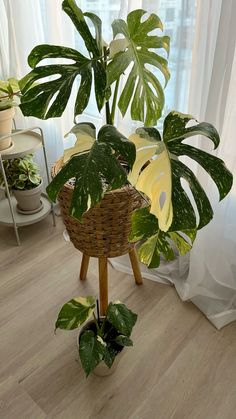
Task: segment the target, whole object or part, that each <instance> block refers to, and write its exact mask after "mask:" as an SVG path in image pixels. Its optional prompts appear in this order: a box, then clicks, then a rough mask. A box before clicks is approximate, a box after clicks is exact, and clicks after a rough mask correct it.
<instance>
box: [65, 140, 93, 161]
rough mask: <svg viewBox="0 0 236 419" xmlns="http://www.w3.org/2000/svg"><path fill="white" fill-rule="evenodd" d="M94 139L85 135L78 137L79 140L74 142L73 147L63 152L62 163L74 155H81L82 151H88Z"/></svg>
mask: <svg viewBox="0 0 236 419" xmlns="http://www.w3.org/2000/svg"><path fill="white" fill-rule="evenodd" d="M94 141H95V140H94V139H93V138H91V137H89V136H88V135H87V134H83V135H80V138H79V139H78V140H77V141H76V143H75V145H74V147H70V148H67V149H66V150H65V151H64V155H63V162H64V163H66V162H68V160H70V158H71V157H72V156H73V155H74V154H78V153H82V152H83V151H86V150H90V148H91V147H92V146H93V143H94Z"/></svg>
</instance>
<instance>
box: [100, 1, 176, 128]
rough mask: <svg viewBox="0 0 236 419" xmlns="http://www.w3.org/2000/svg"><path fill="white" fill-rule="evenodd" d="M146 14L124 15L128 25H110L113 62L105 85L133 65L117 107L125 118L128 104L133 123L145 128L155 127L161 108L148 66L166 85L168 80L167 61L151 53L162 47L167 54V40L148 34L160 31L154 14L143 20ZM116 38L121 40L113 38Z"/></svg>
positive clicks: (159, 90) (119, 22)
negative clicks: (112, 38) (140, 124)
mask: <svg viewBox="0 0 236 419" xmlns="http://www.w3.org/2000/svg"><path fill="white" fill-rule="evenodd" d="M145 13H146V12H145V11H144V10H142V9H139V10H134V11H132V12H131V13H129V15H128V16H127V23H126V22H125V21H124V20H122V19H117V20H115V21H114V22H113V23H112V28H113V37H114V40H113V41H112V42H111V44H110V53H111V58H112V60H111V61H110V63H109V64H108V67H107V73H108V85H111V84H112V83H113V82H114V81H116V80H118V79H119V77H120V76H121V75H122V74H123V73H124V72H125V70H126V69H127V68H128V67H129V65H130V64H131V65H132V68H131V71H130V73H129V74H128V76H127V81H126V83H125V86H124V88H123V89H122V92H121V95H120V98H119V102H118V106H119V109H120V111H121V113H122V115H123V116H124V115H125V114H126V112H127V109H128V107H129V104H130V103H131V117H132V119H133V120H139V121H143V122H145V125H155V124H156V122H157V119H158V118H160V116H161V113H162V109H163V106H164V93H163V87H162V85H161V83H160V82H159V80H158V79H157V77H156V76H155V75H154V73H153V71H151V70H150V69H148V68H147V64H148V65H151V66H154V67H155V68H157V69H158V70H159V71H160V72H161V73H162V74H163V76H164V78H165V82H166V83H167V82H168V80H169V77H170V74H169V70H168V67H167V60H166V59H164V58H163V57H162V56H160V55H158V54H157V53H156V52H154V50H156V49H159V48H162V49H164V50H166V51H167V54H168V52H169V37H168V36H157V35H149V33H150V32H152V31H153V30H155V29H161V30H162V29H163V27H162V23H161V21H160V19H159V17H158V16H157V15H155V14H154V13H152V14H151V15H150V16H149V17H148V18H147V19H145V20H144V21H142V20H141V19H142V17H143V15H144V14H145ZM117 35H122V36H123V38H121V39H115V38H116V36H117Z"/></svg>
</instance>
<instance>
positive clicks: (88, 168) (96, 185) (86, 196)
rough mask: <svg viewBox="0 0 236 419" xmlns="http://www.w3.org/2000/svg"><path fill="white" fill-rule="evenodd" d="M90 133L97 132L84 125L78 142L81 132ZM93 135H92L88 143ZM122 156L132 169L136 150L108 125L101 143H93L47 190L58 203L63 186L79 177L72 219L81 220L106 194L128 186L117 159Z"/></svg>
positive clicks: (100, 135) (63, 168) (104, 128)
mask: <svg viewBox="0 0 236 419" xmlns="http://www.w3.org/2000/svg"><path fill="white" fill-rule="evenodd" d="M88 130H90V133H91V132H94V131H93V128H92V125H91V124H89V125H86V124H83V127H81V125H80V129H79V131H78V134H77V142H79V138H80V134H81V132H88ZM91 130H92V131H91ZM94 130H95V128H94ZM91 135H92V134H91ZM91 135H90V136H89V135H88V139H89V138H90V137H91ZM90 145H91V144H90ZM118 155H122V156H123V157H125V158H126V161H127V162H128V164H129V165H130V167H132V164H133V162H134V160H135V147H134V145H133V143H132V142H130V141H129V140H128V139H127V138H125V137H124V136H123V135H122V134H120V133H119V131H118V130H117V129H116V128H115V127H113V126H110V125H106V126H104V127H102V128H101V129H100V131H99V132H98V138H97V141H94V142H93V143H92V147H91V148H90V150H88V151H87V152H81V153H78V154H77V155H74V156H73V157H72V158H71V159H70V160H69V161H68V163H67V164H66V165H65V166H63V167H62V169H61V170H60V172H59V173H58V174H57V175H56V176H55V178H54V179H53V180H52V182H51V183H50V185H49V186H48V187H47V193H48V195H49V197H50V198H51V199H52V201H55V200H56V197H57V194H58V192H59V191H60V189H61V188H62V187H63V185H64V184H65V183H66V182H67V181H68V180H69V179H71V178H73V177H74V176H75V186H74V192H73V196H72V202H71V215H72V216H74V217H75V218H77V219H79V220H81V218H82V215H83V213H84V212H86V211H87V210H88V209H89V208H91V207H93V206H95V205H96V204H97V203H99V202H100V201H101V199H102V197H103V195H104V193H105V192H107V191H110V190H114V189H117V188H120V187H121V186H123V185H124V184H125V183H126V181H127V175H126V172H125V171H124V169H123V168H122V166H121V165H120V163H119V161H118V160H117V158H116V156H118Z"/></svg>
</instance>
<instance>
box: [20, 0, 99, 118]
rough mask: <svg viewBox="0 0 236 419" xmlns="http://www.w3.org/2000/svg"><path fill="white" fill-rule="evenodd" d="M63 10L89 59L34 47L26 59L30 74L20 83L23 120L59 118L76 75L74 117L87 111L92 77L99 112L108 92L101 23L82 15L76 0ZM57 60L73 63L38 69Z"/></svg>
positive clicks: (59, 48)
mask: <svg viewBox="0 0 236 419" xmlns="http://www.w3.org/2000/svg"><path fill="white" fill-rule="evenodd" d="M62 8H63V10H64V11H65V12H66V13H67V15H68V16H69V17H70V18H71V20H72V21H73V23H74V25H75V26H76V28H77V30H78V31H79V33H80V35H81V37H82V39H83V41H84V43H85V45H86V48H87V50H88V52H89V54H90V56H89V58H88V57H85V56H84V55H82V54H81V53H80V52H78V51H76V50H74V49H72V48H67V47H62V46H56V45H47V44H43V45H38V46H37V47H35V48H34V49H33V50H32V51H31V53H30V55H29V57H28V63H29V65H30V67H31V68H32V69H33V70H32V71H31V72H30V73H29V74H27V75H26V76H25V77H24V78H23V79H22V80H21V81H20V87H21V91H22V98H21V104H20V108H21V110H22V112H23V114H24V115H25V116H31V115H32V116H36V117H37V118H41V119H48V118H53V117H58V116H61V115H62V113H63V111H64V110H65V107H66V105H67V103H68V100H69V97H70V95H71V91H72V87H73V84H74V81H75V79H76V77H77V76H78V75H79V76H80V87H79V90H78V94H77V98H76V101H75V107H74V115H75V116H77V115H79V114H81V113H82V112H83V111H84V109H85V108H86V107H87V105H88V101H89V98H90V93H91V88H92V78H93V77H94V84H95V96H96V102H97V107H98V110H99V111H100V110H101V108H102V107H103V105H104V102H105V94H106V92H107V91H106V71H105V69H104V66H103V64H102V63H101V21H100V19H99V18H98V17H97V16H96V15H94V14H93V13H87V14H86V13H85V14H83V12H82V11H81V10H80V8H79V7H78V6H77V5H76V2H75V0H64V1H63V3H62ZM84 16H87V17H88V18H89V19H90V20H91V21H92V22H93V24H94V26H95V30H96V39H94V38H93V36H92V34H91V32H90V30H89V28H88V25H87V23H86V21H85V18H84ZM97 42H98V43H97ZM91 55H92V57H91ZM58 58H59V59H61V58H63V59H68V60H73V63H72V64H71V63H68V64H47V65H40V66H37V65H38V63H40V62H41V61H42V60H44V59H58ZM45 77H47V78H48V79H47V80H46V81H44V80H43V79H45ZM52 77H53V79H52Z"/></svg>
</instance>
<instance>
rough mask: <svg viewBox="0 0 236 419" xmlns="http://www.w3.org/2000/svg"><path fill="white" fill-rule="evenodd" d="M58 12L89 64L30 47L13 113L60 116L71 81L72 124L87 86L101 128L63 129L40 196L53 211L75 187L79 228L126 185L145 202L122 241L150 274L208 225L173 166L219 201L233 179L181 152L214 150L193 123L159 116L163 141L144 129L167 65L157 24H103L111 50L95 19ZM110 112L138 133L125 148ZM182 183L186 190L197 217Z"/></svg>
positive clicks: (65, 51)
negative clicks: (135, 249)
mask: <svg viewBox="0 0 236 419" xmlns="http://www.w3.org/2000/svg"><path fill="white" fill-rule="evenodd" d="M62 8H63V10H64V11H65V12H66V13H67V15H68V16H69V17H70V18H71V20H72V22H73V23H74V25H75V27H76V29H77V30H78V32H79V34H80V35H81V37H82V39H83V42H84V45H85V47H86V49H87V52H88V54H87V56H85V55H83V54H82V53H81V52H79V51H76V50H74V49H72V48H67V47H62V46H53V45H39V46H37V47H35V48H34V49H33V50H32V52H31V53H30V55H29V58H28V62H29V65H30V66H31V67H32V71H31V72H30V73H29V74H27V75H26V76H25V77H24V78H23V79H22V80H21V81H20V87H21V91H22V94H23V95H22V98H21V105H20V106H21V110H22V112H23V113H24V115H27V116H29V115H33V116H36V117H38V118H42V119H47V118H51V117H58V116H61V115H62V113H63V111H64V109H65V107H66V105H67V102H68V100H69V97H70V94H71V90H72V87H73V85H74V84H75V80H77V76H79V84H78V86H79V87H78V93H77V97H76V100H75V106H74V117H75V120H76V117H77V116H78V115H80V114H81V113H83V112H84V110H85V109H86V107H87V105H88V102H89V98H90V93H91V89H92V86H93V84H92V81H93V82H94V89H95V97H96V103H97V108H98V111H101V109H102V108H103V107H105V110H106V122H107V124H106V125H105V126H103V127H102V128H101V129H100V130H99V132H98V134H96V128H95V126H94V125H93V124H91V123H77V124H76V125H75V126H74V127H73V128H72V133H74V134H75V136H76V138H77V140H76V143H75V146H74V147H73V148H72V149H69V150H67V151H65V154H64V166H63V168H62V169H61V171H60V172H59V173H58V174H57V176H56V177H55V178H54V179H53V181H52V182H51V184H50V185H49V186H48V188H47V192H48V195H49V196H50V198H51V199H52V200H53V201H55V200H56V197H57V194H58V192H59V191H60V189H61V187H62V186H63V185H64V183H65V182H67V181H68V180H69V179H71V178H74V179H75V187H74V193H73V198H72V203H71V215H72V216H74V217H75V218H77V219H78V220H80V221H81V219H82V215H83V213H84V212H85V211H87V210H89V208H91V207H93V206H95V205H96V204H97V203H98V202H100V200H101V199H102V197H103V196H104V193H106V192H107V191H110V190H114V189H116V188H120V187H122V186H123V185H125V184H126V183H127V182H130V183H131V184H132V185H133V186H134V187H135V188H136V189H137V190H138V191H140V193H142V194H143V195H144V196H146V201H147V208H145V209H140V210H137V211H136V212H135V213H134V215H133V221H132V232H131V236H130V240H132V241H137V240H142V241H143V243H142V245H141V247H140V249H139V255H140V258H141V260H142V261H143V262H144V263H146V264H147V265H148V266H149V267H156V266H158V264H159V262H160V254H162V255H163V256H164V257H165V258H166V259H167V260H171V259H173V257H174V254H175V253H174V250H173V248H174V249H175V250H176V249H177V250H179V252H180V254H184V253H186V252H187V251H188V250H189V249H190V248H191V245H192V243H193V241H194V238H195V236H196V231H197V229H200V228H202V227H203V226H205V225H206V224H207V223H208V222H209V221H210V220H211V218H212V216H213V211H212V208H211V204H210V202H209V200H208V198H207V195H206V193H205V192H204V190H203V188H202V186H201V185H200V183H199V181H198V180H197V178H196V176H195V175H194V173H193V172H192V171H191V170H190V169H189V167H188V166H186V165H185V164H184V163H183V162H182V161H181V160H180V159H179V157H180V156H188V157H190V158H192V159H194V160H195V161H196V162H197V163H199V164H200V165H201V166H202V167H203V168H204V169H205V170H206V171H207V172H208V173H209V175H210V176H211V178H212V179H213V181H214V182H215V184H216V186H217V187H218V190H219V194H220V199H223V198H224V197H225V196H226V195H227V193H228V192H229V190H230V188H231V185H232V175H231V174H230V172H229V171H228V170H227V168H226V167H225V165H224V163H223V162H222V160H220V159H218V158H216V157H215V156H213V155H210V154H209V153H206V152H204V151H201V150H199V149H198V148H195V147H193V146H191V145H188V144H185V143H184V142H183V141H184V140H185V139H186V138H189V137H192V136H194V135H199V134H200V135H204V136H205V137H207V138H209V139H210V140H211V141H212V142H213V144H214V147H215V148H216V147H218V145H219V135H218V133H217V131H216V129H215V128H214V127H213V126H212V125H211V124H208V123H206V122H203V123H197V121H195V125H194V126H191V127H188V126H187V124H188V123H189V121H191V120H193V119H194V118H193V117H192V116H189V115H184V114H181V113H178V112H171V113H169V115H167V117H166V118H165V120H164V126H163V135H162V136H161V134H160V133H159V131H158V130H157V129H156V128H153V127H151V126H153V125H156V123H157V120H158V119H159V118H160V116H161V114H162V110H163V106H164V91H163V89H164V87H165V85H166V83H167V82H168V80H169V77H170V74H169V70H168V66H167V59H166V58H163V56H162V55H160V54H158V53H157V52H158V50H159V49H162V50H164V51H165V52H166V55H167V58H168V53H169V37H167V36H159V35H158V34H156V33H154V32H153V31H154V30H159V31H160V30H162V29H163V27H162V23H161V21H160V19H159V17H158V16H157V15H155V14H151V15H150V16H148V17H146V14H145V13H146V12H145V11H144V10H141V9H139V10H135V11H132V12H131V13H129V15H128V16H127V21H124V20H122V19H116V20H115V21H114V22H113V23H112V29H113V40H112V41H111V43H110V45H107V44H106V43H105V42H104V41H103V38H102V22H101V20H100V19H99V17H98V16H96V15H95V14H93V13H83V12H82V11H81V9H80V8H79V7H78V6H77V4H76V2H75V0H64V1H63V2H62ZM88 20H89V21H90V24H91V25H93V29H94V35H93V33H92V32H91V31H90V29H89V26H88V23H87V21H88ZM58 58H63V59H68V60H70V61H69V62H68V63H67V64H58V63H56V64H55V63H52V64H46V65H42V64H41V65H39V63H40V62H41V61H42V60H44V59H53V60H55V59H58ZM71 60H72V63H71ZM153 68H155V69H156V70H157V72H158V76H157V75H156V74H154V72H153ZM45 77H46V78H47V79H46V81H45ZM122 79H123V82H122V83H120V81H121V80H122ZM162 79H163V80H162ZM163 85H164V87H163ZM117 108H119V110H120V112H121V114H122V115H123V116H124V115H125V114H126V113H127V111H128V110H130V114H131V118H132V119H133V120H138V121H142V122H143V123H144V125H145V126H144V127H143V128H138V129H137V130H136V133H135V134H133V135H131V137H130V138H129V139H128V138H126V137H125V136H123V135H122V134H121V133H120V132H119V131H118V130H117V129H116V128H115V126H114V120H115V112H116V110H117ZM121 157H122V160H124V161H125V162H126V163H127V171H125V170H124V168H123V166H122V165H121V164H120V161H119V159H120V158H121ZM181 179H185V180H186V181H187V182H188V184H189V187H190V189H191V192H192V195H193V198H194V200H195V203H196V207H197V212H198V215H196V212H195V210H194V206H193V205H192V203H191V200H190V198H189V197H188V194H187V193H186V191H185V190H184V188H183V187H182V184H181Z"/></svg>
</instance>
